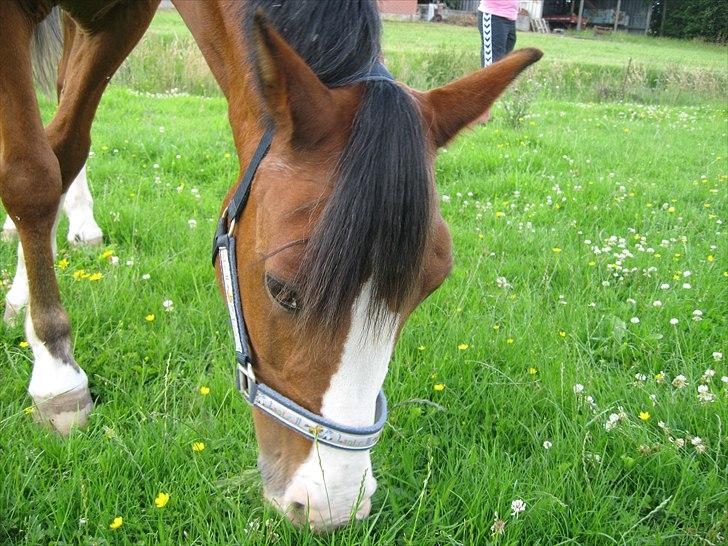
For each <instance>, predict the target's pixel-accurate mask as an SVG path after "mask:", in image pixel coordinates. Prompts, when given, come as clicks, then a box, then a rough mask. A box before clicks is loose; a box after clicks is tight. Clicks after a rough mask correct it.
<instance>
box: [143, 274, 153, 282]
mask: <svg viewBox="0 0 728 546" xmlns="http://www.w3.org/2000/svg"><path fill="white" fill-rule="evenodd" d="M151 278H152V276H151V275H150V274H149V273H144V275H142V280H143V281H148V280H149V279H151Z"/></svg>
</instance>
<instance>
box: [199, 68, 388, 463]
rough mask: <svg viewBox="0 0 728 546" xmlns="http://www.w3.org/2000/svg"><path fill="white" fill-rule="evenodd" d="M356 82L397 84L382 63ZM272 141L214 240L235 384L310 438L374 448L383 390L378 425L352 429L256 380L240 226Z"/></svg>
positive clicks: (264, 142) (262, 148)
mask: <svg viewBox="0 0 728 546" xmlns="http://www.w3.org/2000/svg"><path fill="white" fill-rule="evenodd" d="M356 81H357V82H363V81H390V82H391V81H393V78H392V76H391V74H389V72H388V71H387V69H386V68H385V67H384V65H382V64H381V63H379V62H377V63H375V64H374V65H373V66H372V69H371V71H370V72H369V73H368V74H367V75H366V76H364V77H362V78H359V79H358V80H356ZM272 140H273V129H272V128H268V129H267V130H266V131H265V133H264V134H263V138H261V140H260V143H259V144H258V148H257V149H256V150H255V154H254V155H253V158H252V159H251V160H250V163H249V164H248V167H247V168H246V169H245V173H244V174H243V177H242V178H241V179H240V182H238V185H237V187H236V189H235V193H234V194H233V198H232V199H231V200H230V203H228V206H227V207H226V208H225V211H224V212H223V214H222V217H221V218H220V221H219V222H218V224H217V229H216V230H215V235H214V237H213V247H212V265H213V267H214V265H215V260H216V259H217V257H218V255H219V256H220V269H221V270H222V279H223V292H224V297H225V302H226V303H227V310H228V314H229V315H230V324H231V326H232V330H233V338H234V340H235V360H236V372H235V383H236V386H237V389H238V391H239V392H240V394H241V395H242V396H243V398H245V400H247V402H248V403H249V404H250V405H251V406H253V407H256V408H258V409H259V410H261V411H263V412H264V413H266V414H267V415H269V416H270V417H272V418H273V419H275V420H276V421H278V422H279V423H281V424H282V425H284V426H286V427H288V428H289V429H291V430H293V431H295V432H297V433H298V434H301V435H302V436H305V437H306V438H309V439H311V440H313V441H318V442H321V443H322V444H326V445H328V446H331V447H335V448H338V449H342V450H346V451H363V450H367V449H371V448H372V447H374V445H375V444H376V443H377V441H378V440H379V436H380V435H381V434H382V430H383V429H384V424H385V423H386V421H387V399H386V397H385V396H384V391H383V390H380V391H379V394H378V395H377V401H376V408H375V413H374V424H373V425H371V426H367V427H350V426H347V425H341V424H338V423H335V422H333V421H330V420H329V419H326V418H325V417H323V416H321V415H317V414H315V413H312V412H310V411H308V410H307V409H305V408H303V407H301V406H300V405H298V404H297V403H296V402H294V401H293V400H291V399H289V398H286V397H285V396H283V395H282V394H281V393H279V392H278V391H276V390H275V389H273V388H271V387H269V386H268V385H266V384H265V383H261V382H259V381H258V380H257V379H256V377H255V371H254V370H253V358H252V354H251V350H250V338H249V337H248V330H247V328H246V326H245V317H244V316H243V306H242V298H241V294H240V285H239V283H238V272H237V262H236V259H235V227H236V224H237V221H238V219H239V218H240V215H241V214H242V213H243V210H245V205H246V204H247V202H248V197H249V195H250V187H251V185H252V183H253V179H254V178H255V173H256V172H257V170H258V167H259V166H260V164H261V162H262V161H263V158H264V157H265V156H266V154H267V153H268V150H269V149H270V144H271V141H272Z"/></svg>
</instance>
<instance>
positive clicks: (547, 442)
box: [543, 440, 553, 449]
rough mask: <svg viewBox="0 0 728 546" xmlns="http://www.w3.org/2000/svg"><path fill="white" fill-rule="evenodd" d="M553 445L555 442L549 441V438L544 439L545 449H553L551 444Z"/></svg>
mask: <svg viewBox="0 0 728 546" xmlns="http://www.w3.org/2000/svg"><path fill="white" fill-rule="evenodd" d="M552 445H553V444H552V443H551V442H549V441H548V440H544V443H543V448H544V449H551V446H552Z"/></svg>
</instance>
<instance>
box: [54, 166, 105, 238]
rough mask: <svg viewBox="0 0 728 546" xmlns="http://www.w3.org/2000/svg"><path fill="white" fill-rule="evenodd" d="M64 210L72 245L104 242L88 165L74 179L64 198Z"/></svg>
mask: <svg viewBox="0 0 728 546" xmlns="http://www.w3.org/2000/svg"><path fill="white" fill-rule="evenodd" d="M63 212H65V213H66V216H68V236H67V237H66V239H67V240H68V242H69V243H70V244H72V245H74V246H75V245H87V246H97V245H100V244H102V243H103V242H104V235H103V233H102V232H101V228H100V227H99V225H98V224H97V223H96V219H95V218H94V200H93V197H91V191H90V190H89V188H88V181H87V179H86V165H84V166H83V167H81V172H79V173H78V176H77V177H76V179H75V180H74V181H73V183H72V184H71V185H70V187H69V188H68V191H67V192H66V198H65V199H64V200H63Z"/></svg>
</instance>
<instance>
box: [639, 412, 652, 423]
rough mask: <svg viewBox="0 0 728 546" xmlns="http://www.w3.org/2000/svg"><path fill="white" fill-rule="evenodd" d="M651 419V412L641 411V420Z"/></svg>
mask: <svg viewBox="0 0 728 546" xmlns="http://www.w3.org/2000/svg"><path fill="white" fill-rule="evenodd" d="M649 418H650V412H649V411H641V412H640V419H641V420H642V421H647V420H648V419H649Z"/></svg>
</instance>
